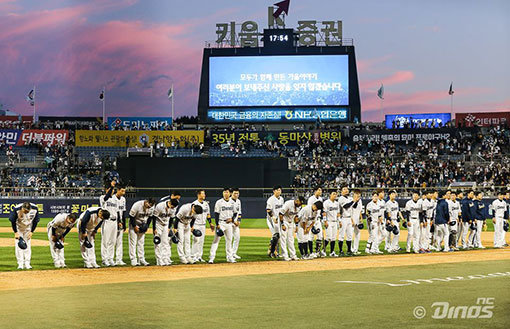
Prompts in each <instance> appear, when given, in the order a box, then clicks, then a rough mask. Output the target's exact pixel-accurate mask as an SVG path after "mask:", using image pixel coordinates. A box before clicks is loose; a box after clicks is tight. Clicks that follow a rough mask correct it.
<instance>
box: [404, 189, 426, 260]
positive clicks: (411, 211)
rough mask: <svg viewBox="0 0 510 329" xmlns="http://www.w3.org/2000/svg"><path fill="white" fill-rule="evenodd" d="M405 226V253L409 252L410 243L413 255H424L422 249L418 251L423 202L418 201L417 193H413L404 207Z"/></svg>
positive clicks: (422, 219)
mask: <svg viewBox="0 0 510 329" xmlns="http://www.w3.org/2000/svg"><path fill="white" fill-rule="evenodd" d="M405 214H406V216H405V217H406V219H405V220H406V226H407V246H406V252H411V243H412V244H413V251H414V253H415V254H418V253H424V252H425V250H424V249H420V233H421V230H420V225H421V222H423V221H424V215H423V201H422V199H420V195H419V194H418V192H413V197H412V199H411V200H408V201H407V202H406V207H405Z"/></svg>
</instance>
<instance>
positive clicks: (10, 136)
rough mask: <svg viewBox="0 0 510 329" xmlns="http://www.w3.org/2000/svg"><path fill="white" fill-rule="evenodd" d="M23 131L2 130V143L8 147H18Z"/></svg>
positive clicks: (0, 134) (0, 133)
mask: <svg viewBox="0 0 510 329" xmlns="http://www.w3.org/2000/svg"><path fill="white" fill-rule="evenodd" d="M21 132H22V131H21V130H18V129H3V130H0V141H4V142H5V144H7V145H16V144H17V143H18V139H19V137H20V136H21Z"/></svg>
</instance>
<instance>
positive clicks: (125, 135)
mask: <svg viewBox="0 0 510 329" xmlns="http://www.w3.org/2000/svg"><path fill="white" fill-rule="evenodd" d="M75 139H76V146H110V147H114V146H116V147H128V146H129V147H135V146H139V147H143V146H144V145H145V146H149V145H151V144H153V143H154V142H156V143H161V142H162V143H163V144H164V145H165V146H166V147H169V146H172V142H174V143H179V145H180V146H185V145H186V143H189V145H193V144H196V143H203V142H204V132H203V131H202V130H133V131H123V130H113V131H112V130H76V136H75Z"/></svg>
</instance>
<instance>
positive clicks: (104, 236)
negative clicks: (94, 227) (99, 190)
mask: <svg viewBox="0 0 510 329" xmlns="http://www.w3.org/2000/svg"><path fill="white" fill-rule="evenodd" d="M110 184H111V185H110V186H109V187H108V188H107V189H106V193H105V194H104V195H101V196H100V197H99V205H100V206H101V208H102V209H106V210H108V212H109V213H110V218H108V220H105V221H103V225H102V226H101V259H102V264H103V266H106V267H108V266H114V265H115V263H114V261H113V258H114V256H115V242H116V241H117V232H118V226H119V225H118V216H119V207H118V204H117V200H118V199H117V198H113V192H114V190H115V185H116V184H117V182H116V181H115V180H112V181H111V183H110Z"/></svg>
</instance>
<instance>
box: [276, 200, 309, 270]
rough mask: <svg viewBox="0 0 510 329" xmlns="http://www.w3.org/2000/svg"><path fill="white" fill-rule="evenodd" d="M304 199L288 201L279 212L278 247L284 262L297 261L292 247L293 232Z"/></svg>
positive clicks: (294, 249)
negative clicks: (279, 232)
mask: <svg viewBox="0 0 510 329" xmlns="http://www.w3.org/2000/svg"><path fill="white" fill-rule="evenodd" d="M304 203H305V199H304V198H303V197H302V196H300V197H297V198H295V199H294V200H288V201H286V202H285V203H284V204H283V208H282V209H281V210H280V214H279V216H280V225H281V227H280V231H281V234H280V247H281V249H282V256H283V260H284V261H290V260H297V259H298V258H297V256H296V248H295V246H294V232H295V231H296V223H297V222H298V221H299V219H298V217H297V215H298V213H299V210H300V209H301V206H302V205H303V204H304Z"/></svg>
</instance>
